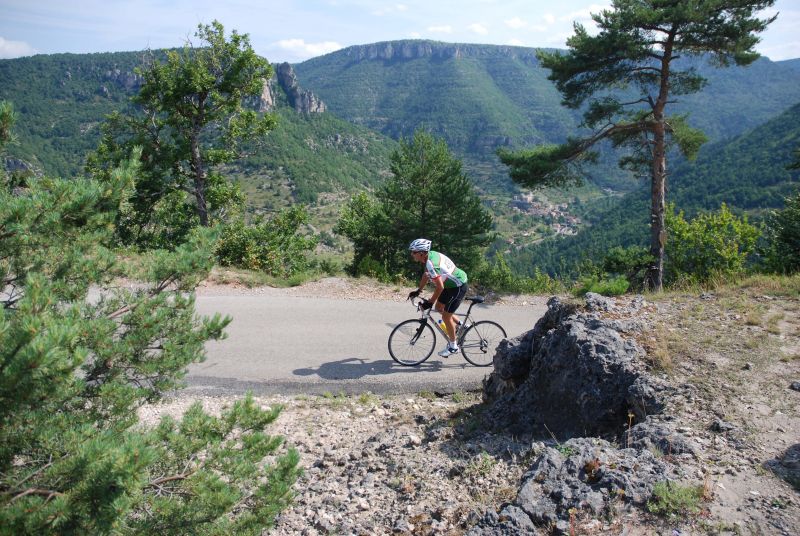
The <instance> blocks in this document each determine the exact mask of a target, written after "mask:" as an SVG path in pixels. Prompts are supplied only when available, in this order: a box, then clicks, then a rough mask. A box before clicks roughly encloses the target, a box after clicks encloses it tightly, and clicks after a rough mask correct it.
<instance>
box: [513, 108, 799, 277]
mask: <svg viewBox="0 0 800 536" xmlns="http://www.w3.org/2000/svg"><path fill="white" fill-rule="evenodd" d="M799 146H800V104H796V105H795V106H793V107H791V108H790V109H789V110H787V111H786V112H784V113H783V114H781V115H780V116H778V117H776V118H774V119H772V120H770V121H769V122H767V123H765V124H763V125H761V126H759V127H757V128H755V129H752V130H750V131H749V132H747V133H745V134H742V135H741V136H738V137H736V138H734V139H732V140H729V141H726V142H718V143H715V144H710V145H708V146H706V147H704V148H703V149H702V150H701V152H700V155H699V156H698V158H697V161H696V162H685V163H683V164H681V165H680V166H678V167H677V168H676V169H675V171H674V172H673V173H671V175H670V179H669V181H668V194H667V201H668V202H674V203H675V205H676V207H677V208H678V209H679V210H684V211H685V212H686V214H687V217H692V216H694V215H695V214H697V213H698V212H699V211H704V210H717V209H719V207H720V204H722V203H726V204H727V205H728V206H730V207H733V209H734V210H736V211H737V212H748V213H750V214H751V215H752V216H755V217H758V216H760V215H761V214H762V213H763V212H764V210H766V209H774V208H780V207H781V206H783V199H784V198H786V197H787V196H789V195H792V194H794V193H795V192H797V191H798V188H800V171H797V170H794V171H789V170H787V169H786V166H787V165H788V164H789V163H790V162H792V161H793V158H794V157H793V151H794V150H795V149H796V148H797V147H799ZM649 213H650V199H649V190H647V189H641V190H639V191H636V192H632V193H629V194H627V195H625V196H624V197H622V198H618V199H615V200H608V201H607V202H606V203H605V204H604V206H600V205H598V206H596V207H595V208H594V210H593V211H591V212H590V213H589V214H588V215H587V218H586V219H587V221H588V223H589V226H588V227H585V228H583V229H582V230H581V231H579V232H578V234H577V235H575V236H571V237H566V238H559V239H548V240H546V241H544V242H542V243H540V244H536V245H533V246H529V247H525V248H522V249H520V250H514V251H509V252H508V254H507V259H508V260H509V264H510V265H511V266H512V267H514V268H515V269H517V270H519V271H520V272H521V273H526V272H527V273H532V272H533V270H534V268H535V267H538V268H539V269H541V270H543V271H547V272H549V273H552V274H555V273H565V272H567V271H569V270H570V269H571V268H572V267H574V266H575V263H576V261H578V260H580V259H582V258H588V259H593V260H595V261H598V262H599V261H600V260H602V258H603V256H604V254H605V252H606V251H608V250H609V249H610V248H612V247H614V246H616V245H625V246H627V245H632V244H640V245H646V244H647V240H648V236H649V235H648V233H649V227H648V221H649Z"/></svg>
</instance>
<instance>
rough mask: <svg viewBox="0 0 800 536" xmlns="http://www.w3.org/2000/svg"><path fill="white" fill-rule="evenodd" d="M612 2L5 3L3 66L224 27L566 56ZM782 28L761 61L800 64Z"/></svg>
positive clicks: (269, 37) (294, 47)
mask: <svg viewBox="0 0 800 536" xmlns="http://www.w3.org/2000/svg"><path fill="white" fill-rule="evenodd" d="M610 4H611V2H610V0H594V1H592V0H546V1H545V0H396V1H381V0H302V1H300V0H137V1H130V0H129V1H122V0H78V1H71V2H68V1H55V0H0V59H7V58H17V57H21V56H30V55H33V54H55V53H60V52H73V53H89V52H117V51H134V50H144V49H147V48H152V49H157V48H172V47H180V46H183V45H184V44H185V43H186V42H187V40H191V39H192V38H193V37H194V33H195V31H196V29H197V25H198V24H209V23H211V22H212V21H213V20H218V21H220V22H221V23H222V24H223V25H224V26H225V30H226V33H229V32H230V31H231V30H236V31H238V32H239V33H246V34H248V35H249V36H250V42H251V44H252V46H253V48H254V49H255V51H256V53H258V54H259V55H261V56H263V57H265V58H267V59H268V60H269V61H270V62H273V63H278V62H284V61H288V62H290V63H297V62H301V61H303V60H306V59H309V58H312V57H315V56H320V55H323V54H327V53H329V52H334V51H336V50H339V49H341V48H344V47H348V46H351V45H363V44H368V43H375V42H379V41H392V40H397V39H433V40H437V41H446V42H451V43H482V44H495V45H518V46H529V47H556V48H566V44H565V41H566V38H567V37H568V36H569V35H571V34H572V24H573V22H580V23H582V24H584V26H586V27H587V28H588V29H589V30H590V31H591V30H592V28H593V24H592V21H591V19H590V18H589V14H590V13H597V12H599V11H601V10H602V9H604V8H607V7H609V6H610ZM776 12H780V14H779V16H778V19H777V20H776V21H775V22H773V23H772V25H771V26H770V27H769V28H768V29H767V31H766V32H764V33H763V34H761V38H762V42H761V43H760V44H759V45H758V46H757V47H756V49H757V50H758V52H760V53H761V54H762V55H764V56H767V57H768V58H770V59H772V60H775V61H777V60H784V59H792V58H800V0H777V1H776V2H775V5H774V7H773V8H770V9H769V10H765V11H764V12H763V13H762V16H764V17H766V16H768V15H772V14H774V13H776Z"/></svg>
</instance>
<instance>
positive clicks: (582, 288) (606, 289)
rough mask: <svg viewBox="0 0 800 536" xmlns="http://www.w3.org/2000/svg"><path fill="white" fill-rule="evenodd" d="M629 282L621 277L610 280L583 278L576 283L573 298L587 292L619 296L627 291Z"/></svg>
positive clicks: (605, 278)
mask: <svg viewBox="0 0 800 536" xmlns="http://www.w3.org/2000/svg"><path fill="white" fill-rule="evenodd" d="M629 287H630V282H628V280H627V279H626V278H625V277H623V276H621V275H620V276H616V277H612V278H608V277H601V276H597V275H591V276H585V277H582V278H580V279H578V281H577V286H576V287H575V288H574V289H573V290H572V293H573V294H574V295H575V296H583V295H584V294H586V293H587V292H595V293H597V294H602V295H603V296H621V295H622V294H625V293H626V292H627V291H628V288H629Z"/></svg>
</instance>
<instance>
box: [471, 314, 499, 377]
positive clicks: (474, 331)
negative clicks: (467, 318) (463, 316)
mask: <svg viewBox="0 0 800 536" xmlns="http://www.w3.org/2000/svg"><path fill="white" fill-rule="evenodd" d="M505 338H506V330H504V329H503V327H502V326H501V325H500V324H498V323H497V322H492V321H491V320H481V321H480V322H475V323H474V324H473V325H472V326H470V328H469V329H468V330H467V331H466V332H465V333H464V338H463V339H462V341H461V354H462V355H463V356H464V359H466V360H467V361H469V362H470V363H472V364H473V365H475V366H476V367H488V366H489V365H491V364H492V361H493V360H494V351H495V350H496V349H497V345H498V344H500V341H501V340H503V339H505Z"/></svg>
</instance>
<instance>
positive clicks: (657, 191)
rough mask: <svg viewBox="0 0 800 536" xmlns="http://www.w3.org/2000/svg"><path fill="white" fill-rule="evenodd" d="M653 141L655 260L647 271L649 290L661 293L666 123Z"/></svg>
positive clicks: (652, 233)
mask: <svg viewBox="0 0 800 536" xmlns="http://www.w3.org/2000/svg"><path fill="white" fill-rule="evenodd" d="M654 134H655V136H654V140H653V164H652V177H651V185H650V254H651V255H652V256H653V258H654V259H655V260H654V261H653V264H652V265H651V266H650V269H649V270H648V271H647V280H646V281H645V285H646V287H647V288H648V290H651V291H654V292H660V291H661V289H662V288H663V284H664V246H665V245H666V243H667V228H666V222H665V213H666V183H667V156H666V136H665V132H664V123H663V122H658V123H657V126H656V129H655V133H654Z"/></svg>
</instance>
